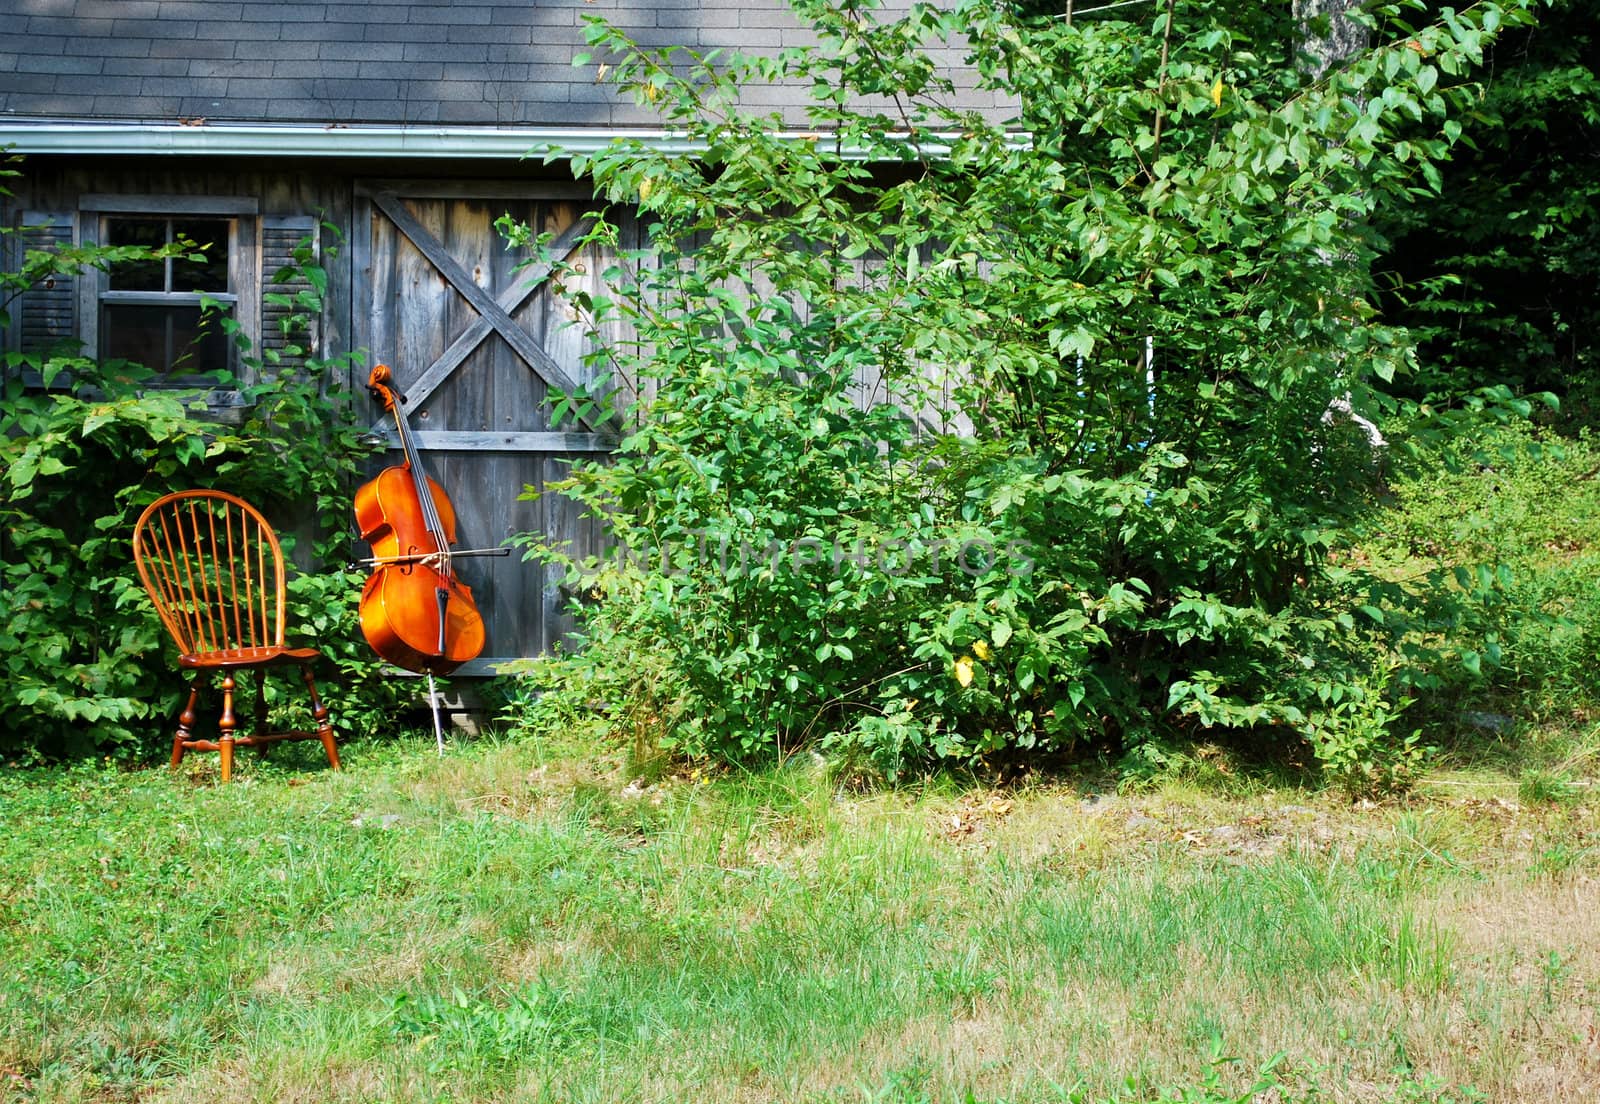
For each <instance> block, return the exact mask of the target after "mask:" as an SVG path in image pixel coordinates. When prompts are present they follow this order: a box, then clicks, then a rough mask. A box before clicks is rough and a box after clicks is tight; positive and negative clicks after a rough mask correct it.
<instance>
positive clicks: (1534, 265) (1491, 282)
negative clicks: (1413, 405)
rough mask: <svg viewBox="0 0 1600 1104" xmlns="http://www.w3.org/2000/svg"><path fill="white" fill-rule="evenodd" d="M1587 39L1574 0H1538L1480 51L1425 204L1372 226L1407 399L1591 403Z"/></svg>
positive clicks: (1578, 415) (1593, 43)
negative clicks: (1386, 242) (1417, 353)
mask: <svg viewBox="0 0 1600 1104" xmlns="http://www.w3.org/2000/svg"><path fill="white" fill-rule="evenodd" d="M1597 48H1600V31H1597V29H1596V26H1595V20H1594V11H1593V5H1592V4H1590V3H1588V2H1587V0H1550V2H1548V3H1546V4H1544V5H1543V7H1542V10H1541V13H1540V19H1539V24H1538V25H1537V26H1536V27H1528V28H1519V29H1516V30H1512V31H1510V32H1508V33H1507V34H1506V35H1505V36H1504V38H1503V39H1502V40H1501V41H1499V42H1497V43H1496V44H1494V45H1493V46H1492V47H1491V48H1490V49H1489V51H1488V52H1487V58H1486V63H1485V71H1486V72H1488V73H1490V74H1492V77H1490V78H1489V79H1486V80H1485V82H1484V85H1483V91H1482V95H1481V98H1480V99H1479V101H1478V102H1477V103H1476V104H1475V105H1474V106H1473V109H1472V110H1471V111H1469V112H1467V113H1465V114H1464V115H1462V116H1461V118H1460V122H1461V126H1462V141H1461V148H1459V149H1458V150H1457V152H1456V155H1455V156H1454V157H1453V158H1452V160H1451V161H1450V162H1449V163H1448V164H1445V165H1443V166H1441V168H1440V172H1441V177H1442V181H1441V187H1440V190H1439V194H1438V196H1437V197H1435V198H1434V199H1433V200H1432V201H1431V202H1429V203H1426V204H1419V205H1416V206H1414V207H1410V208H1404V207H1402V208H1397V209H1394V210H1391V211H1389V212H1386V213H1385V214H1384V216H1383V217H1382V219H1381V221H1380V228H1381V229H1382V230H1383V232H1384V233H1385V234H1386V235H1387V236H1389V237H1390V238H1391V241H1392V244H1391V245H1390V246H1389V247H1388V248H1387V249H1386V250H1385V256H1384V258H1383V260H1382V261H1381V262H1380V266H1379V267H1380V268H1381V269H1382V270H1383V273H1384V285H1385V296H1384V308H1385V316H1386V317H1388V318H1391V319H1393V320H1395V321H1397V322H1400V323H1401V324H1404V325H1408V326H1411V327H1414V328H1415V329H1416V331H1417V332H1418V333H1419V335H1420V336H1421V337H1422V339H1423V350H1424V354H1425V355H1424V363H1425V364H1426V366H1427V371H1426V372H1425V373H1424V374H1422V375H1421V376H1419V377H1418V378H1417V379H1416V380H1415V381H1414V382H1413V384H1412V386H1413V388H1414V389H1415V390H1417V391H1419V392H1423V393H1426V392H1432V393H1435V394H1438V395H1441V396H1450V395H1454V394H1456V393H1459V392H1461V391H1463V390H1468V389H1470V388H1472V387H1475V386H1481V385H1483V384H1487V383H1498V384H1505V385H1509V386H1511V387H1513V388H1516V389H1517V390H1519V391H1537V390H1550V391H1555V392H1557V393H1559V394H1560V395H1562V397H1563V400H1564V402H1563V408H1564V411H1565V417H1566V419H1567V420H1568V421H1569V422H1576V423H1578V424H1587V423H1592V421H1593V419H1594V414H1595V404H1596V402H1597V400H1600V380H1597V378H1596V375H1595V373H1596V371H1597V370H1600V362H1597V360H1596V354H1595V343H1594V335H1595V333H1596V332H1597V330H1600V306H1597V305H1596V298H1595V296H1594V294H1593V283H1594V281H1593V273H1594V272H1595V271H1596V270H1597V268H1600V217H1597V213H1600V212H1597V209H1596V196H1597V195H1600V183H1597V172H1600V64H1597V63H1596V60H1595V59H1596V56H1597V55H1596V50H1597Z"/></svg>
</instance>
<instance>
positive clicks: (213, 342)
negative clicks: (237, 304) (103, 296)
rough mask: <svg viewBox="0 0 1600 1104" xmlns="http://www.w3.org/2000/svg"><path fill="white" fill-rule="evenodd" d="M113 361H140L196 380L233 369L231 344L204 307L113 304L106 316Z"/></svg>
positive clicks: (105, 346)
mask: <svg viewBox="0 0 1600 1104" xmlns="http://www.w3.org/2000/svg"><path fill="white" fill-rule="evenodd" d="M100 325H101V349H102V355H103V356H105V357H107V358H121V359H126V360H132V361H136V362H137V363H139V364H143V365H144V366H145V367H147V368H154V369H155V370H156V371H158V372H167V373H172V374H175V375H184V376H192V375H196V374H198V373H201V372H214V371H218V370H221V369H225V368H227V367H228V339H227V335H226V334H224V333H223V332H222V325H221V319H220V318H218V317H217V316H216V315H212V316H210V317H208V318H204V319H202V317H201V311H200V308H199V307H198V306H191V305H182V306H159V305H150V304H144V303H108V304H106V307H105V311H104V312H103V314H102V315H101V321H100Z"/></svg>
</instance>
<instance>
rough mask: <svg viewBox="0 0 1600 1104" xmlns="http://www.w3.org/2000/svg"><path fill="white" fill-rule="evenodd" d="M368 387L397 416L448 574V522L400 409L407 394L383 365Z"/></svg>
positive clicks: (421, 500) (410, 469)
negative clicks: (440, 510) (443, 518)
mask: <svg viewBox="0 0 1600 1104" xmlns="http://www.w3.org/2000/svg"><path fill="white" fill-rule="evenodd" d="M367 386H368V388H369V389H370V390H372V392H373V393H374V394H376V395H378V396H380V399H381V401H382V402H383V405H384V406H385V407H387V408H388V410H389V412H390V413H391V414H393V415H394V428H395V432H396V433H398V434H399V435H400V448H401V451H402V452H404V453H405V457H406V470H407V471H408V472H410V473H411V482H412V484H413V486H415V488H416V492H417V501H418V502H419V503H420V504H421V506H422V518H423V524H424V525H426V526H427V529H428V532H430V533H432V534H433V539H434V544H435V545H436V547H437V548H438V554H439V556H440V559H441V565H440V570H441V571H443V572H444V573H446V574H448V573H449V571H450V542H449V541H448V540H446V539H445V532H444V523H443V522H442V521H441V520H440V519H439V510H438V507H436V506H435V505H434V502H433V490H432V488H431V487H430V486H429V484H428V473H427V472H426V471H425V470H424V469H423V466H422V455H421V454H420V453H419V452H418V451H417V446H416V442H415V441H413V440H412V439H411V427H410V426H409V425H408V424H407V423H406V416H405V413H404V411H402V410H401V409H400V404H401V403H402V402H404V401H405V396H404V395H402V394H401V393H400V391H399V390H398V389H397V388H396V387H395V386H394V378H393V376H392V375H391V373H390V371H389V368H388V367H387V366H386V365H383V364H379V365H377V366H375V367H374V368H373V369H372V377H371V379H370V380H369V381H368V383H367Z"/></svg>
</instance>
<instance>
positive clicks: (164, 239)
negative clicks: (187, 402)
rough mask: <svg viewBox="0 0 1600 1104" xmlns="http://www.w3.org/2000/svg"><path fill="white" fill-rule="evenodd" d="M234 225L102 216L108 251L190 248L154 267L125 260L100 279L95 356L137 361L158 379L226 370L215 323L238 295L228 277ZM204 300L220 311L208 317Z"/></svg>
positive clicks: (228, 362) (226, 346) (225, 346)
mask: <svg viewBox="0 0 1600 1104" xmlns="http://www.w3.org/2000/svg"><path fill="white" fill-rule="evenodd" d="M232 240H233V220H231V219H216V218H132V217H121V216H108V217H107V218H106V243H107V244H108V245H142V246H146V247H148V248H151V249H157V248H160V247H161V246H165V245H171V244H172V243H173V242H181V241H191V242H193V243H195V248H194V249H192V250H188V251H186V252H185V253H182V254H179V255H177V256H173V257H168V258H166V259H165V260H159V261H128V262H125V263H122V264H116V265H113V266H112V267H111V271H110V272H109V273H107V277H106V290H105V292H104V293H103V294H102V295H101V296H100V352H101V355H102V356H103V357H105V358H107V359H125V360H132V361H137V362H138V363H140V364H143V365H144V366H145V367H147V368H153V369H155V370H156V371H158V372H161V373H163V374H164V375H172V376H192V375H195V374H197V373H200V372H213V371H218V370H221V369H228V368H231V367H232V358H231V357H230V355H229V350H230V348H231V342H229V340H228V336H227V334H225V333H224V332H223V329H222V325H221V318H222V316H223V315H226V316H228V317H232V316H233V313H234V310H235V308H236V304H237V296H236V295H234V294H233V293H232V291H231V290H230V289H231V288H232V286H233V284H232V282H231V281H230V280H229V278H228V257H229V254H230V252H231V250H230V248H229V246H230V243H231V242H232ZM203 299H209V300H212V301H215V302H216V303H217V304H219V306H217V307H214V308H212V309H211V310H209V311H208V310H207V309H206V308H205V307H204V306H203V305H202V300H203Z"/></svg>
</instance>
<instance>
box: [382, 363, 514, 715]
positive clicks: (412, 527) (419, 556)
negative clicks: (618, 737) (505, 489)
mask: <svg viewBox="0 0 1600 1104" xmlns="http://www.w3.org/2000/svg"><path fill="white" fill-rule="evenodd" d="M367 390H368V392H369V393H371V395H372V398H373V400H374V401H375V402H378V403H381V404H382V405H383V408H384V409H385V410H387V411H389V412H390V413H392V414H393V415H394V424H395V430H396V431H397V432H398V433H399V435H400V447H401V448H402V449H403V450H404V452H405V463H404V464H402V465H396V466H394V467H389V468H385V469H384V470H383V471H381V472H379V473H378V475H377V477H376V478H375V479H373V480H371V481H370V482H368V483H367V484H365V485H364V486H362V487H361V488H360V489H359V490H358V491H356V498H355V516H356V526H357V528H358V529H359V530H360V532H361V538H362V539H363V540H365V541H367V542H368V543H369V544H370V545H371V546H372V553H373V554H372V558H371V559H370V560H366V561H364V562H365V563H368V564H371V565H372V566H373V568H374V570H373V572H372V575H371V577H370V578H368V579H367V582H366V586H365V587H364V588H363V589H362V591H361V605H360V616H361V632H362V635H363V636H365V637H366V638H367V643H368V644H370V645H371V646H372V650H373V651H374V652H376V653H377V654H378V655H379V656H380V657H382V658H383V659H386V660H388V661H389V662H390V663H392V664H394V665H395V666H396V667H400V668H403V669H405V670H407V671H416V672H417V673H419V674H427V675H428V676H429V678H430V685H431V679H432V676H434V675H444V674H449V673H450V672H451V671H454V670H455V669H456V668H457V667H459V666H461V665H462V664H463V663H466V662H467V661H469V660H472V659H476V658H477V656H478V653H480V652H481V651H483V643H484V627H483V618H482V616H481V615H480V614H479V613H478V607H477V606H476V605H475V604H474V603H473V600H472V589H471V588H470V587H468V586H467V585H466V584H465V583H463V582H462V581H461V580H460V579H458V578H457V577H456V575H455V572H454V571H453V570H452V565H451V558H452V556H461V555H491V556H495V555H506V554H508V553H509V552H510V549H505V548H495V549H473V550H471V551H470V552H451V550H450V546H451V545H452V544H454V543H455V539H456V514H455V507H454V506H452V505H451V502H450V497H449V496H448V495H447V494H445V492H444V488H443V487H441V486H439V484H437V483H435V482H434V481H433V480H432V479H431V478H429V477H428V474H427V473H426V472H425V471H424V470H423V468H422V458H421V457H420V456H419V455H418V454H417V448H416V444H415V442H414V441H413V440H412V437H411V432H410V429H409V427H408V426H407V425H406V418H405V415H404V414H403V413H402V412H401V410H400V404H401V403H402V402H404V401H405V397H404V396H403V395H401V394H400V393H399V392H398V391H397V390H396V388H395V385H394V375H393V373H391V372H390V370H389V368H388V366H387V365H384V364H378V365H374V366H373V369H372V374H371V375H370V376H369V377H368V379H367Z"/></svg>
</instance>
